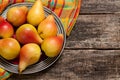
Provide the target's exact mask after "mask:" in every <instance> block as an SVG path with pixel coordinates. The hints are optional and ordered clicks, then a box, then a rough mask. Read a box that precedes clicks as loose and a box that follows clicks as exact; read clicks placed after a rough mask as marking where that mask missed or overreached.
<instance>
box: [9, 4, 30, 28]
mask: <svg viewBox="0 0 120 80" xmlns="http://www.w3.org/2000/svg"><path fill="white" fill-rule="evenodd" d="M27 12H28V8H27V7H26V6H20V7H18V6H16V7H12V8H10V9H9V10H8V12H7V20H8V21H9V22H10V23H12V24H13V25H14V26H16V27H19V26H20V25H22V24H24V23H25V22H26V21H27Z"/></svg>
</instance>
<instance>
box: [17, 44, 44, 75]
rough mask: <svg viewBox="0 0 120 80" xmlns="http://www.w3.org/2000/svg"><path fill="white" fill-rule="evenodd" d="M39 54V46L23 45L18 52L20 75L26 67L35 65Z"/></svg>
mask: <svg viewBox="0 0 120 80" xmlns="http://www.w3.org/2000/svg"><path fill="white" fill-rule="evenodd" d="M41 54H42V53H41V49H40V46H39V45H37V44H35V43H28V44H25V45H24V46H23V47H22V48H21V50H20V60H19V66H18V68H19V72H20V73H21V72H22V71H23V70H25V69H26V68H27V67H28V66H30V65H32V64H35V63H37V62H38V61H39V59H40V56H41Z"/></svg>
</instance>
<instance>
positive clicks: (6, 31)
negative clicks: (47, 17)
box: [0, 18, 14, 38]
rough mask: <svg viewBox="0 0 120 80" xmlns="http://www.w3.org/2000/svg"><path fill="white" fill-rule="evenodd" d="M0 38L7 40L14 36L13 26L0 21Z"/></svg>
mask: <svg viewBox="0 0 120 80" xmlns="http://www.w3.org/2000/svg"><path fill="white" fill-rule="evenodd" d="M0 21H1V22H0V38H9V37H12V35H13V34H14V29H13V26H12V25H11V24H10V23H9V22H7V21H6V20H3V19H2V18H1V19H0Z"/></svg>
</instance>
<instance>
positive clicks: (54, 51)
mask: <svg viewBox="0 0 120 80" xmlns="http://www.w3.org/2000/svg"><path fill="white" fill-rule="evenodd" d="M63 41H64V38H63V34H58V35H57V36H53V37H48V38H46V39H44V41H43V42H42V44H41V48H42V50H43V51H44V52H45V54H46V56H48V57H55V56H57V55H58V54H59V53H60V51H61V49H62V46H63Z"/></svg>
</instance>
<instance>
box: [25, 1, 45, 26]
mask: <svg viewBox="0 0 120 80" xmlns="http://www.w3.org/2000/svg"><path fill="white" fill-rule="evenodd" d="M44 18H45V13H44V9H43V5H42V2H41V0H36V1H35V3H34V4H33V6H32V7H31V9H30V10H29V12H28V15H27V21H28V23H30V24H32V25H34V26H38V24H39V23H40V22H41V21H43V19H44Z"/></svg>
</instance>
